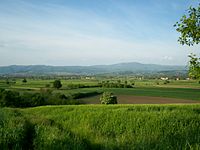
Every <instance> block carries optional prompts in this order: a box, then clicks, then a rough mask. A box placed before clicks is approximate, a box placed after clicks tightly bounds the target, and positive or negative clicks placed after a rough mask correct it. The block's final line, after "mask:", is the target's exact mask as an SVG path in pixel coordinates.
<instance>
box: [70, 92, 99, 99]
mask: <svg viewBox="0 0 200 150" xmlns="http://www.w3.org/2000/svg"><path fill="white" fill-rule="evenodd" d="M99 94H101V93H99V92H97V91H94V92H87V93H74V94H72V95H71V96H72V98H73V99H80V98H85V97H90V96H96V95H99Z"/></svg>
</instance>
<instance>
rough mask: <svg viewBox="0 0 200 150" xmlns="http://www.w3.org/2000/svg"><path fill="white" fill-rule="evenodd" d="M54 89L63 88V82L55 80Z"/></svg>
mask: <svg viewBox="0 0 200 150" xmlns="http://www.w3.org/2000/svg"><path fill="white" fill-rule="evenodd" d="M53 87H54V88H56V89H59V88H61V87H62V84H61V81H60V80H55V81H54V82H53Z"/></svg>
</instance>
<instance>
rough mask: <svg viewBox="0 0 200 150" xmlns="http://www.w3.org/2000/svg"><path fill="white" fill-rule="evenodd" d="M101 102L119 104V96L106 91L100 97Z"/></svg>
mask: <svg viewBox="0 0 200 150" xmlns="http://www.w3.org/2000/svg"><path fill="white" fill-rule="evenodd" d="M100 101H101V104H117V97H116V96H114V95H113V93H111V92H104V93H103V95H102V96H101V97H100Z"/></svg>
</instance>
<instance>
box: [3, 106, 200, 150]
mask: <svg viewBox="0 0 200 150" xmlns="http://www.w3.org/2000/svg"><path fill="white" fill-rule="evenodd" d="M0 116H1V117H0V135H1V138H0V147H1V148H3V149H23V148H25V149H28V148H31V149H85V150H88V149H199V148H200V105H197V104H190V105H109V106H103V105H79V106H42V107H35V108H26V109H14V108H2V109H0Z"/></svg>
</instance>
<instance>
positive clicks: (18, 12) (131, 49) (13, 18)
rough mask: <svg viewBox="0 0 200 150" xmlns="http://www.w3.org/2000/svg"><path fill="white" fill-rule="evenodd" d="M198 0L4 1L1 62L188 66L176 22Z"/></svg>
mask: <svg viewBox="0 0 200 150" xmlns="http://www.w3.org/2000/svg"><path fill="white" fill-rule="evenodd" d="M198 3H199V1H198V0H0V66H7V65H54V66H75V65H81V66H83V65H100V64H101V65H103V64H115V63H121V62H140V63H145V64H164V65H186V64H187V62H188V54H190V53H196V54H198V53H199V51H200V46H198V45H197V46H194V47H187V46H182V45H180V44H179V43H178V42H177V39H178V36H179V33H177V31H176V30H175V28H174V27H173V25H174V24H175V23H176V22H177V21H179V19H180V18H181V16H182V15H183V14H186V12H187V11H186V10H187V9H188V8H189V6H194V7H195V6H197V5H198Z"/></svg>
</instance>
